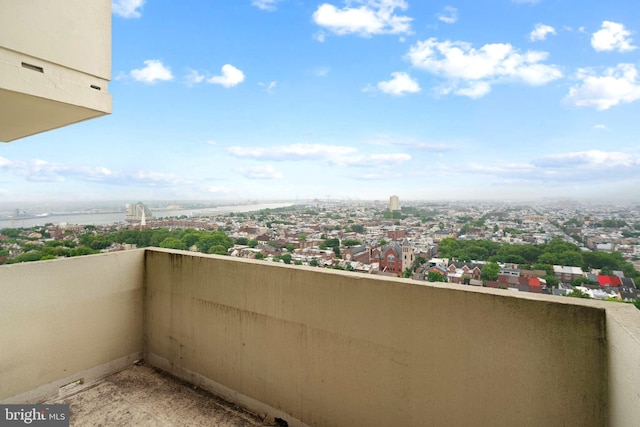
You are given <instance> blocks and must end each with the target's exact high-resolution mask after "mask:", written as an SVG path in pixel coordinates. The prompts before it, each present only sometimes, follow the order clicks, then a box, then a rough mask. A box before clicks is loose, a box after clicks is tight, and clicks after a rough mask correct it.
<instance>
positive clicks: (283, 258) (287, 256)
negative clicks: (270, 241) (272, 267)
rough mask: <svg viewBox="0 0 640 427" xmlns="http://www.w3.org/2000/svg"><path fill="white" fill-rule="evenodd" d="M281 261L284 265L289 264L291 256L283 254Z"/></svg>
mask: <svg viewBox="0 0 640 427" xmlns="http://www.w3.org/2000/svg"><path fill="white" fill-rule="evenodd" d="M281 259H282V261H284V263H285V264H291V254H283V255H282V257H281Z"/></svg>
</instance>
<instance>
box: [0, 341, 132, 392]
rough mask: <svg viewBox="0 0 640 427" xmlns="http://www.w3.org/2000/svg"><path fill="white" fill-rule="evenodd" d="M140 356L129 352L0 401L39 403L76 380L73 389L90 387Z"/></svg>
mask: <svg viewBox="0 0 640 427" xmlns="http://www.w3.org/2000/svg"><path fill="white" fill-rule="evenodd" d="M141 358H142V352H139V353H134V354H130V355H128V356H124V357H121V358H119V359H116V360H113V361H111V362H108V363H105V364H103V365H100V366H96V367H95V368H91V369H86V370H84V371H80V372H76V373H74V374H72V375H69V376H67V377H64V378H60V379H59V380H56V381H53V382H50V383H49V384H44V385H41V386H39V387H37V388H35V389H33V390H29V391H27V392H25V393H21V394H18V395H16V396H11V397H9V398H8V399H5V400H2V401H0V403H3V404H4V403H39V402H42V401H44V400H46V399H49V398H51V397H52V396H56V395H57V394H58V392H59V390H60V388H61V387H64V386H66V385H67V384H71V383H73V382H76V381H80V384H79V385H78V386H77V387H74V390H76V391H80V390H83V389H84V388H86V387H90V386H91V384H92V383H94V382H96V381H97V380H99V379H101V378H103V377H106V376H107V375H110V374H113V373H115V372H119V371H122V370H123V369H126V368H128V367H130V366H131V365H132V364H133V363H134V362H135V361H137V360H140V359H141Z"/></svg>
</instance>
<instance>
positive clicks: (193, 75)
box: [185, 69, 206, 86]
mask: <svg viewBox="0 0 640 427" xmlns="http://www.w3.org/2000/svg"><path fill="white" fill-rule="evenodd" d="M205 78H206V76H205V75H204V74H200V72H199V71H197V70H191V69H190V70H189V72H188V73H187V75H186V76H185V80H186V81H187V84H188V85H189V86H192V85H195V84H198V83H202V82H203V81H204V79H205Z"/></svg>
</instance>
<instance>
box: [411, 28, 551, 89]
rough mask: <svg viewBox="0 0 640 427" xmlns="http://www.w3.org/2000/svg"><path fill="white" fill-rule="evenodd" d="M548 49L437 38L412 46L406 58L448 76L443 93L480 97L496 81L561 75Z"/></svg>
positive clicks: (525, 80) (541, 79)
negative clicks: (475, 44)
mask: <svg viewBox="0 0 640 427" xmlns="http://www.w3.org/2000/svg"><path fill="white" fill-rule="evenodd" d="M547 57H548V53H546V52H538V51H527V52H524V53H520V52H519V51H518V50H517V49H515V48H514V47H513V46H511V45H510V44H508V43H492V44H486V45H484V46H482V47H481V48H479V49H475V48H474V47H473V46H472V45H471V43H467V42H462V41H454V42H452V41H443V42H439V41H438V40H437V39H435V38H430V39H428V40H425V41H420V42H417V43H416V44H415V45H413V46H411V48H410V49H409V52H408V53H407V58H408V59H409V60H410V61H411V63H412V65H413V66H414V67H416V68H419V69H422V70H425V71H428V72H430V73H432V74H435V75H438V76H440V77H442V78H443V79H445V83H444V84H443V85H442V86H441V87H440V88H439V92H440V93H441V94H448V93H454V94H456V95H462V96H469V97H471V98H479V97H482V96H484V95H486V94H487V93H489V92H490V90H491V86H492V85H494V84H496V83H506V82H522V83H525V84H528V85H533V86H537V85H543V84H546V83H548V82H550V81H553V80H556V79H559V78H560V77H562V72H561V71H560V69H559V68H558V67H557V66H555V65H545V64H542V63H541V62H542V61H545V60H546V59H547Z"/></svg>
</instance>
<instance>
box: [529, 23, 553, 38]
mask: <svg viewBox="0 0 640 427" xmlns="http://www.w3.org/2000/svg"><path fill="white" fill-rule="evenodd" d="M549 34H554V35H555V34H556V29H555V28H553V27H552V26H551V25H545V24H536V26H535V27H534V28H533V31H531V33H529V40H530V41H532V42H535V41H542V40H546V39H547V36H548V35H549Z"/></svg>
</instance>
